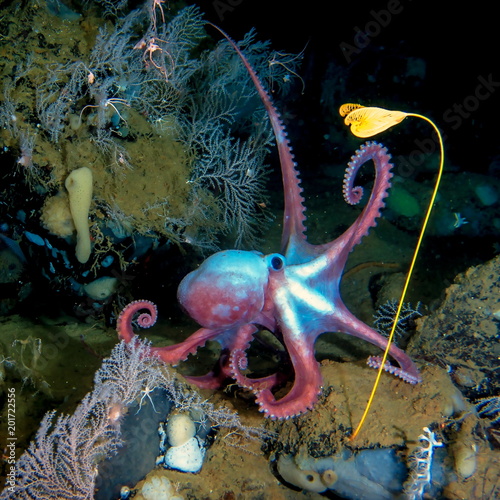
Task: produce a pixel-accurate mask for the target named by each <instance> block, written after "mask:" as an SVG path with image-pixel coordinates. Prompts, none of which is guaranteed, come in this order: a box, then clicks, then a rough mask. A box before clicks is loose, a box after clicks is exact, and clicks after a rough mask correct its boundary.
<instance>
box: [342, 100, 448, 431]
mask: <svg viewBox="0 0 500 500" xmlns="http://www.w3.org/2000/svg"><path fill="white" fill-rule="evenodd" d="M339 113H340V116H342V117H345V118H344V123H345V124H346V125H347V126H350V127H351V132H352V133H353V134H354V135H355V136H357V137H362V138H366V137H372V136H373V135H376V134H379V133H380V132H383V131H384V130H387V129H388V128H391V127H392V126H394V125H397V124H398V123H401V122H402V121H403V120H404V119H405V118H406V117H407V116H414V117H416V118H421V119H422V120H425V121H426V122H427V123H429V124H430V125H431V126H432V127H433V128H434V131H435V132H436V134H437V137H438V140H439V149H440V162H439V170H438V175H437V179H436V183H435V185H434V190H433V192H432V196H431V199H430V201H429V205H428V207H427V211H426V213H425V216H424V220H423V223H422V228H421V230H420V234H419V237H418V241H417V244H416V247H415V251H414V253H413V257H412V260H411V263H410V268H409V270H408V273H407V275H406V279H405V282H404V285H403V290H402V292H401V298H400V300H399V302H398V308H397V310H396V314H395V317H394V319H393V323H392V328H391V331H390V334H389V338H388V341H387V347H386V348H385V351H384V355H383V357H382V361H381V363H380V368H379V370H378V373H377V377H376V379H375V383H374V384H373V388H372V392H371V394H370V397H369V399H368V403H367V404H366V407H365V411H364V412H363V415H362V417H361V420H360V422H359V424H358V426H357V427H356V429H355V430H354V432H353V434H352V436H351V439H355V438H356V436H357V435H358V434H359V431H360V430H361V427H363V423H364V422H365V420H366V417H367V415H368V412H369V410H370V407H371V404H372V402H373V399H374V397H375V392H376V390H377V387H378V384H379V382H380V377H381V375H382V371H383V369H384V365H385V362H386V360H387V357H388V354H389V348H390V346H391V342H392V339H393V338H394V333H395V331H396V326H397V324H398V320H399V318H400V316H401V310H402V307H403V304H404V300H405V297H406V292H407V291H408V286H409V284H410V279H411V276H412V273H413V269H414V268H415V262H416V260H417V256H418V252H419V250H420V247H421V245H422V240H423V237H424V233H425V230H426V228H427V224H428V222H429V217H430V215H431V211H432V207H433V205H434V202H435V200H436V195H437V192H438V189H439V183H440V181H441V176H442V174H443V164H444V148H443V138H442V137H441V133H440V132H439V129H438V128H437V126H436V125H435V123H434V122H433V121H432V120H431V119H429V118H427V117H426V116H423V115H419V114H417V113H405V112H403V111H390V110H387V109H383V108H376V107H364V106H362V105H361V104H353V103H346V104H342V106H340V109H339Z"/></svg>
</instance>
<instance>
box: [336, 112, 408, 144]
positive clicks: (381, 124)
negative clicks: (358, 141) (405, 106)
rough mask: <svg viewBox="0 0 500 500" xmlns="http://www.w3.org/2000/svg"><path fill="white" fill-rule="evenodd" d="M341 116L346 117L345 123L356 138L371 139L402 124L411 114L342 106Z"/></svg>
mask: <svg viewBox="0 0 500 500" xmlns="http://www.w3.org/2000/svg"><path fill="white" fill-rule="evenodd" d="M339 113H340V116H343V117H345V118H344V123H345V124H346V125H347V126H350V127H351V132H352V133H353V134H354V135H355V136H356V137H362V138H366V137H371V136H373V135H376V134H379V133H380V132H383V131H384V130H387V129H388V128H391V127H392V126H393V125H397V124H398V123H401V122H402V121H403V120H404V119H405V118H406V117H407V116H408V115H409V113H404V112H403V111H390V110H387V109H383V108H373V107H369V108H366V107H365V106H361V104H352V103H347V104H342V106H340V109H339Z"/></svg>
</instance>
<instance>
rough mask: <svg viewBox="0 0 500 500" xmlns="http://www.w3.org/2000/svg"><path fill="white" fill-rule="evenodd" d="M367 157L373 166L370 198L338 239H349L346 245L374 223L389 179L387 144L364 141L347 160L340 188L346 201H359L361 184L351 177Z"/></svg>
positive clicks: (354, 175)
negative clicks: (373, 174) (342, 184)
mask: <svg viewBox="0 0 500 500" xmlns="http://www.w3.org/2000/svg"><path fill="white" fill-rule="evenodd" d="M370 160H372V161H373V163H374V166H375V182H374V185H373V188H372V191H371V194H370V199H369V200H368V202H367V204H366V206H365V208H364V209H363V212H362V213H361V214H360V215H359V216H358V218H357V219H356V221H355V222H354V224H353V225H352V226H351V227H350V228H349V229H348V230H347V231H346V232H345V233H344V234H343V235H342V236H341V238H342V240H344V241H345V240H349V246H350V248H352V247H353V246H355V245H357V244H358V243H359V242H360V241H361V239H362V238H363V236H365V235H366V234H367V233H368V231H369V230H370V228H371V227H374V226H375V225H376V222H375V221H376V219H377V218H378V217H380V211H381V209H382V208H384V207H385V203H384V199H385V198H386V197H387V192H388V190H389V188H390V187H391V183H390V179H391V177H392V173H391V169H392V167H393V165H392V163H391V162H390V160H391V155H390V154H389V153H388V152H387V148H385V147H384V146H382V145H381V144H378V143H376V142H367V143H365V144H363V145H362V146H361V147H360V148H359V149H358V150H357V151H356V153H355V154H354V155H353V156H352V158H351V161H350V162H349V163H348V166H347V169H346V172H345V176H344V186H343V189H342V192H343V195H344V200H345V201H346V203H348V204H349V205H357V204H358V203H359V202H360V201H361V198H362V197H363V188H362V187H361V186H355V185H354V180H355V179H356V175H357V173H358V171H359V169H360V168H361V167H362V166H363V165H364V164H365V163H366V162H367V161H370Z"/></svg>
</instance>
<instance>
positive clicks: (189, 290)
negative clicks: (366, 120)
mask: <svg viewBox="0 0 500 500" xmlns="http://www.w3.org/2000/svg"><path fill="white" fill-rule="evenodd" d="M225 36H226V35H225ZM227 38H228V37H227ZM228 40H229V42H230V43H231V44H232V45H233V47H234V49H235V50H236V52H237V53H238V55H239V56H240V58H241V60H242V61H243V64H244V65H245V67H246V69H247V70H248V73H249V74H250V77H251V79H252V80H253V83H254V85H255V86H256V88H257V90H258V93H259V95H260V97H261V99H262V102H263V104H264V106H265V108H266V110H267V113H268V115H269V119H270V121H271V124H272V127H273V130H274V134H275V137H276V143H277V147H278V152H279V158H280V163H281V172H282V178H283V186H284V191H285V214H284V221H283V234H282V240H281V247H282V253H273V254H270V255H263V254H261V253H259V252H255V251H242V250H225V251H221V252H218V253H215V254H214V255H212V256H210V257H209V258H208V259H206V260H205V261H204V262H203V263H202V264H201V266H200V267H199V268H198V269H196V270H195V271H192V272H191V273H189V274H188V275H187V276H186V277H185V278H184V279H183V280H182V282H181V284H180V285H179V289H178V299H179V302H180V304H181V305H182V306H183V308H184V309H185V310H186V311H187V312H188V313H189V315H190V316H191V317H192V318H193V319H194V320H195V321H197V322H198V324H199V325H201V328H200V329H199V330H197V331H196V332H195V333H194V334H192V335H191V336H190V337H188V338H187V339H186V340H185V341H184V342H181V343H179V344H176V345H172V346H167V347H161V348H153V349H152V352H153V353H156V354H157V355H159V356H160V357H161V359H163V360H164V361H165V362H166V363H169V364H173V365H175V364H177V363H179V362H180V361H183V360H185V359H186V358H187V357H188V355H189V354H192V353H194V352H196V350H197V349H198V348H199V347H201V346H203V345H204V344H205V343H206V342H207V341H208V340H215V341H217V342H219V344H220V345H221V348H222V350H221V357H220V360H219V363H218V366H217V367H216V368H215V369H214V371H212V372H210V373H209V374H207V375H204V376H201V377H188V378H189V380H190V381H192V382H194V383H195V384H197V385H198V386H201V387H206V388H216V387H219V386H220V384H221V383H222V382H223V381H224V380H225V379H228V378H232V379H234V380H235V381H236V382H237V384H239V385H240V386H242V387H245V388H247V389H250V390H251V391H253V392H254V393H255V394H256V398H257V399H256V400H257V403H258V404H259V406H260V410H261V411H263V412H264V413H265V415H266V416H268V417H271V418H288V417H291V416H294V415H298V414H300V413H303V412H305V411H307V410H308V409H311V408H312V407H313V406H314V404H315V402H316V400H317V397H318V394H319V392H320V390H321V384H322V378H321V374H320V371H319V365H318V362H317V361H316V359H315V356H314V342H315V340H316V338H317V337H318V336H319V335H321V334H322V333H324V332H344V333H348V334H350V335H353V336H355V337H359V338H361V339H364V340H366V341H368V342H370V343H372V344H374V345H376V346H378V347H380V348H381V349H385V347H386V346H387V339H386V338H384V337H383V336H381V335H380V334H379V333H377V332H376V331H375V330H374V329H372V328H370V327H369V326H367V325H366V324H365V323H363V322H362V321H360V320H359V319H357V318H356V317H355V316H354V315H353V314H352V313H351V312H350V311H349V310H348V309H347V307H346V306H345V305H344V303H343V301H342V299H341V297H340V291H339V287H340V280H341V276H342V273H343V270H344V266H345V264H346V261H347V257H348V255H349V253H350V251H351V250H352V248H353V247H354V246H355V245H357V244H358V243H359V242H360V241H361V239H362V237H363V236H364V235H366V234H367V233H368V231H369V229H370V228H371V227H373V226H375V225H376V222H375V220H376V219H377V217H379V216H380V210H381V209H382V208H383V207H384V198H385V197H386V196H387V190H388V189H389V187H390V178H391V177H392V174H391V168H392V165H391V163H390V156H389V154H388V153H387V150H386V148H384V147H383V146H381V145H380V144H377V143H375V142H368V143H366V144H364V145H363V146H362V147H361V148H360V149H359V150H358V151H357V152H356V153H355V155H354V156H353V157H352V159H351V162H350V163H349V164H348V168H347V170H346V173H345V178H344V186H343V194H344V199H345V201H346V202H347V203H349V204H356V203H358V202H359V201H360V200H361V197H362V195H363V189H362V188H361V187H360V186H354V179H355V177H356V174H357V172H358V170H359V169H360V167H361V166H362V165H364V164H365V163H366V162H368V161H370V160H372V161H373V163H374V166H375V181H374V185H373V189H372V191H371V193H370V197H369V200H368V202H367V204H366V206H365V207H364V209H363V211H362V212H361V214H360V215H359V216H358V218H357V219H356V220H355V222H354V223H353V224H352V226H351V227H350V228H349V229H347V230H346V231H345V233H344V234H342V235H341V236H340V237H338V238H337V239H335V240H333V241H331V242H329V243H325V244H321V245H313V244H311V243H309V242H308V241H307V239H306V236H305V226H304V222H305V220H306V217H305V215H304V211H305V208H304V205H303V202H304V199H303V197H302V188H301V187H300V185H299V184H300V181H299V176H298V171H297V169H296V165H295V162H294V159H293V155H292V152H291V148H290V145H289V142H288V139H287V136H286V132H285V129H284V125H283V123H282V121H281V119H280V117H279V114H278V112H277V111H276V109H275V108H274V106H273V104H272V102H271V99H270V97H269V95H268V94H267V92H266V91H265V90H264V88H263V86H262V84H261V82H260V81H259V79H258V77H257V75H256V73H255V71H254V70H253V68H252V67H251V66H250V64H249V63H248V61H247V60H246V58H245V56H244V55H243V54H242V53H241V51H240V50H239V48H238V47H237V46H236V44H235V43H234V42H233V41H232V40H230V39H229V38H228ZM143 309H144V310H146V311H147V312H143V313H142V314H140V315H139V317H138V324H139V325H140V326H142V327H149V326H151V325H152V324H154V322H155V321H156V315H157V313H156V306H155V305H154V304H153V303H151V302H149V301H143V300H138V301H135V302H132V303H130V304H129V305H128V306H126V307H125V309H124V310H123V311H122V313H121V314H120V317H119V318H118V324H117V330H118V334H119V336H120V337H121V338H123V339H125V340H126V341H127V342H130V341H131V340H132V339H133V337H134V332H133V330H132V319H133V317H134V315H135V314H136V313H137V312H139V311H140V310H143ZM260 329H267V330H269V331H270V332H273V333H274V334H275V335H276V336H277V338H279V339H280V340H281V341H282V342H283V344H284V346H285V348H286V350H287V352H288V354H289V357H290V360H291V363H292V366H293V369H294V373H295V377H294V382H293V386H292V388H291V389H290V390H289V392H288V393H287V394H286V395H285V396H284V397H282V398H281V399H278V400H276V399H275V397H274V395H273V393H272V392H271V389H272V388H273V386H276V385H277V383H278V381H279V376H278V374H274V375H270V376H267V377H263V378H249V377H248V376H246V375H245V374H243V373H242V372H243V371H244V370H246V369H247V367H248V361H247V356H246V350H247V348H248V347H249V345H250V342H251V341H252V339H253V335H254V334H255V332H257V331H258V330H260ZM389 354H390V355H391V356H392V358H394V359H395V360H396V362H397V363H398V364H399V367H396V366H394V365H391V364H389V363H387V364H386V366H385V367H384V368H385V369H386V370H387V371H389V372H391V373H393V374H395V375H397V376H399V377H401V378H402V379H403V380H405V381H406V382H409V383H411V384H415V383H418V382H420V380H421V378H420V375H419V372H418V370H417V368H416V366H415V365H414V363H413V362H412V360H411V359H410V358H409V357H408V356H407V355H406V354H405V353H404V352H403V351H402V350H401V349H399V348H398V347H396V346H394V345H391V347H390V351H389ZM380 362H381V358H378V357H371V358H370V359H369V361H368V364H369V365H370V366H373V367H377V366H380Z"/></svg>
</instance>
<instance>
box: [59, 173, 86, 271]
mask: <svg viewBox="0 0 500 500" xmlns="http://www.w3.org/2000/svg"><path fill="white" fill-rule="evenodd" d="M65 186H66V189H67V190H68V193H69V208H70V211H71V217H73V223H74V224H75V228H76V249H75V253H76V258H77V259H78V262H81V263H82V264H84V263H85V262H87V261H88V260H89V257H90V251H91V245H90V231H89V210H90V202H91V201H92V170H90V168H87V167H81V168H77V169H76V170H73V172H71V173H70V174H69V175H68V177H67V178H66V182H65Z"/></svg>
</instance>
